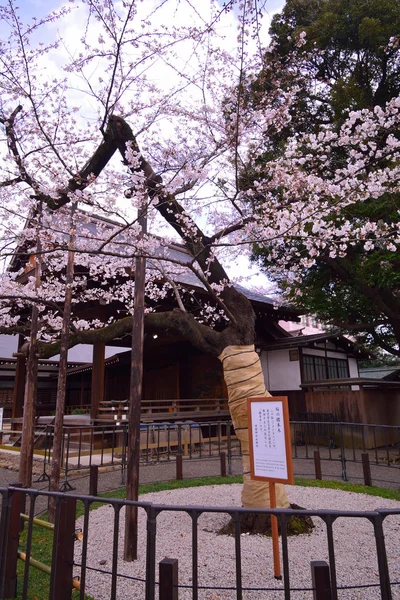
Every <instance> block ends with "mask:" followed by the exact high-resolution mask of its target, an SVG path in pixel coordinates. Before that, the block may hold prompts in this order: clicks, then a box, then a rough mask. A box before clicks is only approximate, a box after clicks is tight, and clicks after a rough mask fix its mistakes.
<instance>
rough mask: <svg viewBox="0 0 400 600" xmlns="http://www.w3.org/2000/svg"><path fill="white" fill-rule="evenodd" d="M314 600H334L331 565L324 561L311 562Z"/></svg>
mask: <svg viewBox="0 0 400 600" xmlns="http://www.w3.org/2000/svg"><path fill="white" fill-rule="evenodd" d="M311 577H312V586H313V599H314V600H332V591H331V579H330V575H329V565H328V563H326V562H325V561H324V560H312V561H311Z"/></svg>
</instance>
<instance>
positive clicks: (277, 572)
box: [269, 481, 282, 579]
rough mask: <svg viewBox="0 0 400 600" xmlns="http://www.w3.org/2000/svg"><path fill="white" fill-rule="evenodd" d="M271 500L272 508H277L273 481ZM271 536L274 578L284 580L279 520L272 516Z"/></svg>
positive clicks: (270, 489)
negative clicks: (280, 553)
mask: <svg viewBox="0 0 400 600" xmlns="http://www.w3.org/2000/svg"><path fill="white" fill-rule="evenodd" d="M269 499H270V505H271V508H276V493H275V483H274V482H273V481H270V482H269ZM271 534H272V550H273V554H274V577H275V579H282V574H281V561H280V557H279V533H278V519H277V518H276V517H275V515H271Z"/></svg>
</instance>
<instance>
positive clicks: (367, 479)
mask: <svg viewBox="0 0 400 600" xmlns="http://www.w3.org/2000/svg"><path fill="white" fill-rule="evenodd" d="M361 460H362V467H363V473H364V485H368V486H371V485H372V478H371V465H370V464H369V454H368V452H363V453H362V454H361Z"/></svg>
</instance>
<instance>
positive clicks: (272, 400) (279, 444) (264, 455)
mask: <svg viewBox="0 0 400 600" xmlns="http://www.w3.org/2000/svg"><path fill="white" fill-rule="evenodd" d="M247 414H248V420H249V452H250V477H251V479H258V480H261V481H268V482H269V496H270V506H271V508H276V493H275V484H276V483H290V484H293V483H294V479H293V463H292V448H291V443H290V423H289V408H288V399H287V397H286V396H267V397H255V398H247ZM271 533H272V548H273V556H274V575H275V578H276V579H282V575H281V565H280V558H279V536H278V520H277V518H276V516H274V515H271Z"/></svg>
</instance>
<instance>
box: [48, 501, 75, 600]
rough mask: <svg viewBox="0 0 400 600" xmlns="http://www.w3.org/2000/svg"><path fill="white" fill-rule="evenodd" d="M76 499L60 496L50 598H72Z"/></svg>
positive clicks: (57, 509)
mask: <svg viewBox="0 0 400 600" xmlns="http://www.w3.org/2000/svg"><path fill="white" fill-rule="evenodd" d="M75 516H76V499H75V498H71V497H69V496H64V497H60V500H59V502H58V503H57V506H56V515H55V523H54V541H53V557H52V561H51V577H50V594H49V600H71V596H72V569H73V562H74V543H75Z"/></svg>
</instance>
